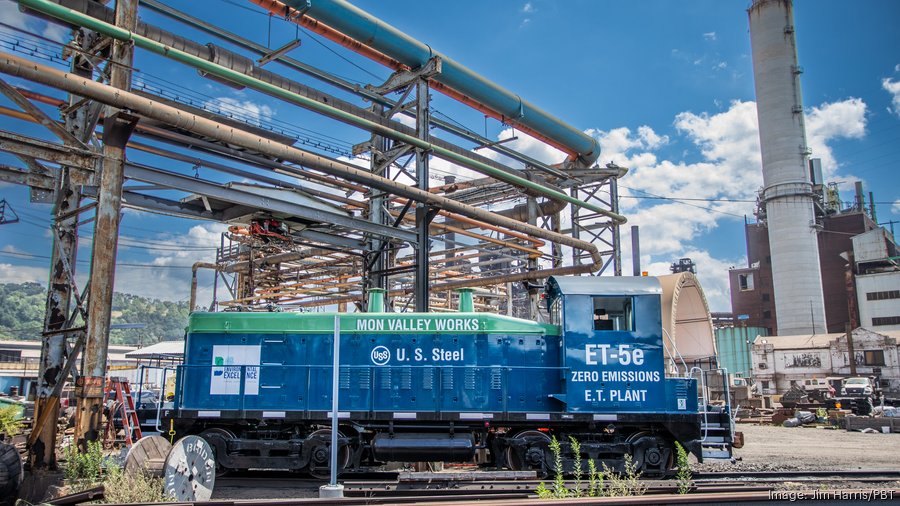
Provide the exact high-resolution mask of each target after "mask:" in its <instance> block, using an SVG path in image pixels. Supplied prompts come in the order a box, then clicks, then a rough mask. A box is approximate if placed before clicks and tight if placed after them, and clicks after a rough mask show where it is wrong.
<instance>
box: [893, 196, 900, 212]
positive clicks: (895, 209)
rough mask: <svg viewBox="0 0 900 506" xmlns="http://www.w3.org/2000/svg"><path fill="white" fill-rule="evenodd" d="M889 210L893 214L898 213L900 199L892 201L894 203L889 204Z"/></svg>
mask: <svg viewBox="0 0 900 506" xmlns="http://www.w3.org/2000/svg"><path fill="white" fill-rule="evenodd" d="M891 212H892V213H894V214H900V199H897V200H895V201H894V205H892V206H891Z"/></svg>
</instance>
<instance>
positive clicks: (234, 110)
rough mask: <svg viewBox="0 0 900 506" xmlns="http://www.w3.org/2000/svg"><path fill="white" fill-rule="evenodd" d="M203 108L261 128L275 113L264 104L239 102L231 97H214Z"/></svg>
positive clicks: (248, 101) (249, 101)
mask: <svg viewBox="0 0 900 506" xmlns="http://www.w3.org/2000/svg"><path fill="white" fill-rule="evenodd" d="M203 105H204V108H205V109H207V110H210V111H212V112H215V113H218V114H222V115H224V116H229V117H233V118H235V119H239V120H242V121H245V122H247V123H250V124H252V125H256V126H261V125H262V124H263V122H265V121H268V120H270V119H272V117H273V116H275V111H274V110H273V109H272V108H271V107H269V106H268V105H265V104H258V103H256V102H253V101H252V100H239V99H236V98H233V97H215V98H213V99H211V100H208V101H206V103H204V104H203Z"/></svg>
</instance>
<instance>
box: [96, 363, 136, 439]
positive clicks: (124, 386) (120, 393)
mask: <svg viewBox="0 0 900 506" xmlns="http://www.w3.org/2000/svg"><path fill="white" fill-rule="evenodd" d="M104 401H105V403H108V402H109V401H114V404H112V406H111V407H110V409H109V419H108V420H107V421H106V433H105V435H104V439H105V440H106V441H107V442H108V443H110V444H112V443H114V442H115V441H116V424H115V421H114V417H115V414H116V411H118V412H119V414H120V415H121V416H122V429H123V430H124V431H125V445H126V446H128V447H129V448H130V447H131V445H132V444H133V443H134V441H137V440H138V439H140V438H141V437H143V434H141V422H140V421H139V420H138V416H137V412H135V410H134V399H133V398H132V397H131V386H130V385H129V384H128V380H127V379H125V378H118V377H114V378H109V380H108V381H107V383H106V396H105V399H104Z"/></svg>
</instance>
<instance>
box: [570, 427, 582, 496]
mask: <svg viewBox="0 0 900 506" xmlns="http://www.w3.org/2000/svg"><path fill="white" fill-rule="evenodd" d="M569 441H571V442H572V454H573V455H574V461H575V462H574V466H575V469H573V470H572V474H573V475H574V476H575V490H573V492H574V495H575V497H581V475H582V471H581V443H579V442H578V440H577V439H575V438H574V437H572V436H569Z"/></svg>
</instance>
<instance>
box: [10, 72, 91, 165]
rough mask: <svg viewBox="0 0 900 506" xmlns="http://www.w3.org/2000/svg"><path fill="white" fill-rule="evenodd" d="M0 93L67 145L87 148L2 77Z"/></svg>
mask: <svg viewBox="0 0 900 506" xmlns="http://www.w3.org/2000/svg"><path fill="white" fill-rule="evenodd" d="M0 93H3V94H4V95H6V96H7V98H9V99H10V100H12V101H13V102H15V103H16V105H18V106H19V107H21V108H22V110H23V111H25V112H27V113H28V114H29V115H31V117H33V118H34V119H35V120H36V121H37V122H38V123H40V124H41V125H44V126H45V127H47V129H48V130H50V131H51V132H53V133H54V134H56V136H57V137H59V138H60V139H62V141H63V142H64V143H65V144H66V145H69V146H75V147H77V148H81V149H88V146H87V145H86V144H85V143H83V142H81V140H80V139H78V138H77V137H75V136H74V135H72V134H71V133H69V131H68V130H66V128H65V127H64V126H63V125H60V124H59V123H58V122H57V121H55V120H53V119H51V118H50V117H49V116H47V115H46V114H44V111H42V110H40V109H39V108H38V107H37V106H36V105H34V104H32V103H31V102H30V101H29V100H28V99H27V98H25V97H24V96H23V95H22V94H21V93H19V91H18V90H16V89H15V88H13V87H12V86H10V85H9V83H7V82H6V81H4V80H3V79H0Z"/></svg>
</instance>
